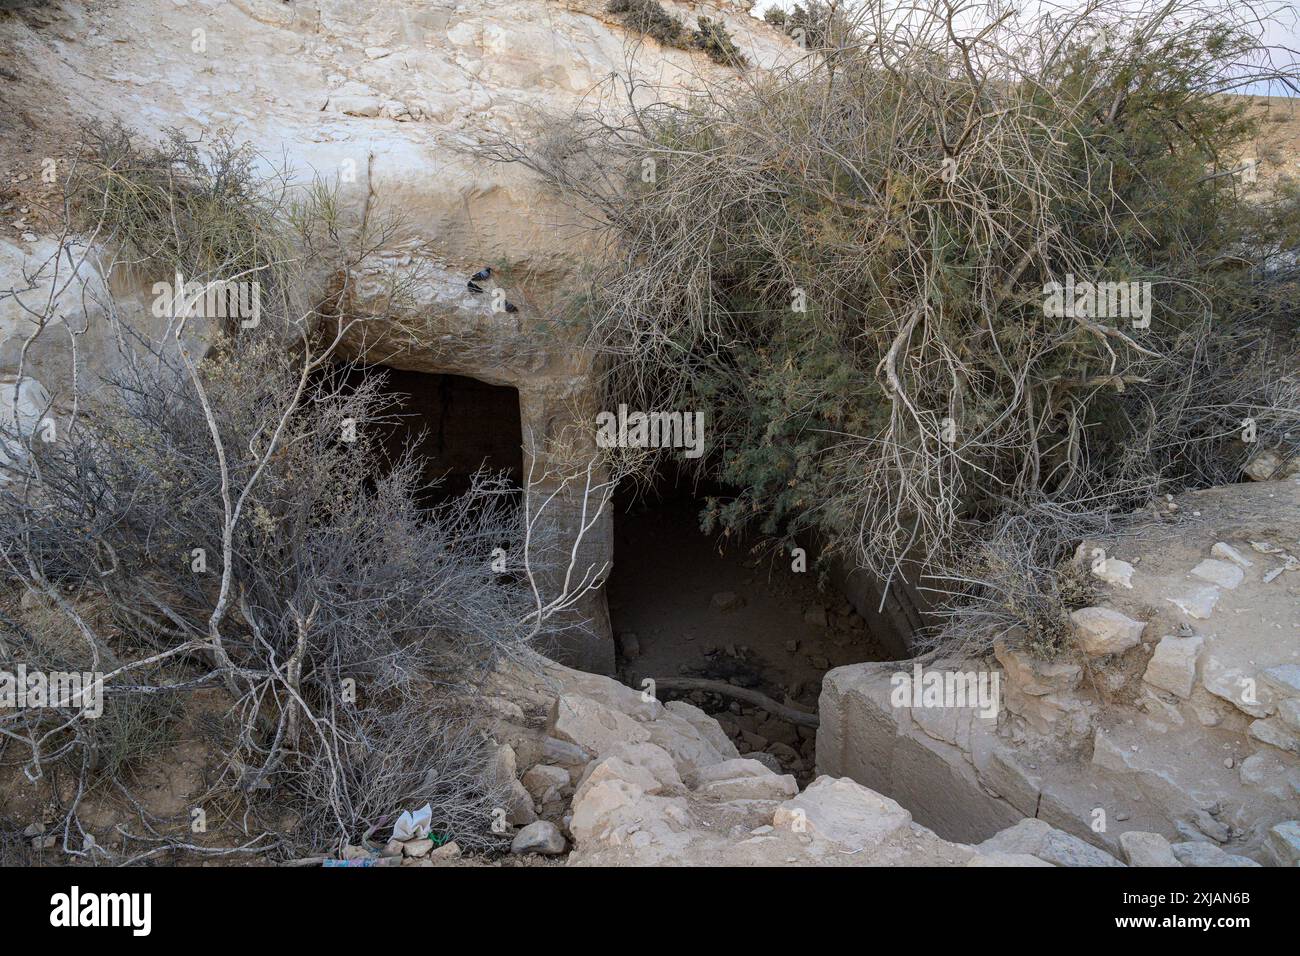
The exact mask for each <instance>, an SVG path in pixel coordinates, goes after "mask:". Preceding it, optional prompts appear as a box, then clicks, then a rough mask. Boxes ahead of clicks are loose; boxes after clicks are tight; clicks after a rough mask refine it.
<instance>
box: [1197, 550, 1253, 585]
mask: <svg viewBox="0 0 1300 956" xmlns="http://www.w3.org/2000/svg"><path fill="white" fill-rule="evenodd" d="M1191 573H1192V575H1193V576H1194V577H1198V578H1200V579H1201V580H1202V581H1209V582H1210V583H1211V584H1214V585H1217V586H1218V587H1221V588H1227V589H1228V590H1232V589H1233V588H1235V587H1236V586H1237V585H1238V584H1240V583H1241V582H1242V581H1244V580H1245V578H1246V573H1245V572H1244V571H1242V570H1241V568H1239V567H1237V566H1236V565H1235V564H1231V563H1229V562H1227V561H1219V560H1218V559H1216V558H1206V559H1205V560H1204V561H1202V562H1201V563H1200V564H1198V565H1197V566H1196V567H1194V568H1192V572H1191Z"/></svg>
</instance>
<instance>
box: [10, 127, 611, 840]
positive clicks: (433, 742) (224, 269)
mask: <svg viewBox="0 0 1300 956" xmlns="http://www.w3.org/2000/svg"><path fill="white" fill-rule="evenodd" d="M252 170H253V166H252V164H251V162H249V161H248V157H247V155H246V154H245V153H244V152H243V151H241V150H239V149H236V148H232V147H229V146H228V145H222V146H219V147H218V148H217V149H215V150H214V151H211V152H201V151H196V150H194V149H192V148H191V146H190V145H188V144H186V143H184V142H182V141H179V140H177V139H176V138H175V137H173V138H172V139H170V140H168V141H167V142H166V143H164V144H163V146H162V147H161V148H160V149H157V150H149V149H147V148H142V147H140V146H139V145H138V144H137V143H136V142H135V141H134V140H132V139H131V138H130V137H122V136H116V135H110V136H108V137H106V138H105V139H104V140H102V141H101V144H100V149H99V151H98V153H97V154H96V156H95V157H92V158H91V159H90V160H89V161H88V162H87V163H86V164H85V165H84V166H83V167H82V169H81V170H80V175H79V177H78V178H77V179H76V180H75V181H74V183H73V184H72V186H73V188H72V189H71V192H72V193H73V194H74V195H76V196H78V197H80V202H79V205H78V207H77V208H78V209H79V211H80V214H81V216H82V222H83V228H85V229H87V230H88V231H89V232H90V233H91V234H92V235H93V236H94V237H95V241H96V243H97V244H98V245H99V246H100V247H101V248H106V249H109V250H114V251H116V252H117V253H118V254H119V256H120V258H119V259H118V260H117V261H116V262H115V263H114V264H115V265H116V266H128V267H131V268H134V269H154V270H158V271H159V272H161V275H162V277H165V278H170V275H169V274H168V273H169V272H170V271H171V270H176V269H179V270H182V271H183V272H184V273H185V276H186V278H187V279H192V280H194V281H197V282H200V283H208V282H214V281H224V280H232V279H237V278H242V277H246V276H250V275H257V276H260V277H263V278H264V279H265V280H266V285H265V286H264V288H265V290H266V295H265V298H264V300H263V301H262V317H261V322H260V323H259V324H258V325H256V326H255V327H244V326H243V325H242V324H240V323H239V322H238V321H235V320H231V321H219V320H212V319H211V318H210V317H203V316H199V317H196V316H193V315H188V316H186V315H181V316H171V317H170V319H169V323H170V324H169V326H168V328H167V330H166V335H165V336H164V337H163V338H162V339H161V340H159V339H155V338H153V337H151V336H150V334H149V333H148V332H147V331H146V330H145V328H144V325H143V323H141V322H138V321H135V320H133V317H130V316H123V315H120V314H118V313H117V312H116V311H114V312H112V313H111V314H110V317H109V320H110V321H111V322H112V323H113V325H114V331H115V333H116V334H117V336H118V338H119V341H120V342H122V343H123V346H124V347H123V348H122V349H121V355H120V356H119V358H120V362H119V363H118V365H117V366H116V367H115V370H114V371H113V372H111V373H109V374H108V375H107V377H106V380H105V381H103V382H101V383H97V385H96V388H95V389H94V391H93V400H89V399H87V398H86V397H85V396H80V399H81V401H80V403H74V404H73V407H72V410H71V411H69V410H67V409H66V408H63V407H61V408H59V409H51V410H48V411H49V412H50V414H52V415H53V416H55V418H56V419H57V423H58V425H59V428H58V435H57V439H56V440H53V441H44V440H41V439H40V438H39V437H38V435H37V433H36V431H34V430H31V429H24V428H22V427H18V426H10V427H9V428H8V429H7V430H6V431H5V432H4V434H3V435H0V437H2V438H4V439H5V440H6V442H8V443H9V444H8V446H7V447H9V448H12V449H16V450H17V453H16V454H13V455H12V456H11V460H8V461H7V463H5V464H4V466H3V470H2V472H0V562H2V567H3V570H4V572H5V575H6V577H7V578H8V579H9V580H10V581H12V582H17V583H19V584H21V585H22V586H23V587H24V588H25V589H27V590H28V592H30V593H31V594H32V595H33V596H34V597H37V598H39V600H40V601H42V602H47V603H48V605H49V606H50V608H51V614H52V616H53V617H54V618H55V619H57V620H59V621H61V622H62V623H63V625H64V626H65V627H70V628H71V633H72V635H73V636H74V638H75V640H74V643H75V644H76V645H77V653H78V663H79V664H80V665H81V666H80V667H79V668H78V669H82V670H93V671H96V672H100V673H103V674H104V678H103V680H104V687H105V694H106V696H107V698H108V702H107V703H106V706H105V716H104V717H103V718H100V720H99V721H96V720H92V719H89V718H87V717H86V716H85V715H84V714H81V713H79V712H77V711H76V710H75V709H73V708H52V709H47V710H42V711H20V712H18V713H16V714H7V715H4V716H3V717H2V718H0V738H2V739H3V745H4V759H5V761H6V762H13V761H15V760H21V762H22V763H23V765H24V768H25V770H26V771H27V772H28V774H29V776H33V777H39V776H41V775H43V774H63V775H70V777H71V779H72V781H73V786H72V788H71V792H72V797H71V799H70V800H68V801H65V805H64V813H65V816H64V819H63V821H62V824H61V827H60V829H61V835H62V847H63V849H64V851H65V852H69V853H72V854H74V855H82V856H87V855H90V856H94V857H96V858H98V855H99V854H102V853H104V852H106V851H105V850H104V849H103V848H99V849H98V850H92V849H90V848H89V847H90V844H88V843H87V842H86V840H85V833H84V831H83V829H82V826H81V823H80V819H79V816H78V807H79V805H80V803H81V801H82V800H83V799H84V797H85V795H86V793H87V792H88V791H89V789H90V788H92V787H94V786H96V785H97V784H98V783H99V782H100V781H103V780H107V781H109V782H110V783H111V784H112V785H113V786H114V787H116V788H117V789H118V790H119V791H120V792H121V793H122V794H123V795H124V796H125V797H127V798H128V799H130V800H132V801H133V800H134V797H133V795H132V793H131V782H132V781H131V779H130V769H131V767H132V765H133V764H134V762H135V761H137V760H139V759H140V758H141V757H142V756H146V755H150V754H155V755H156V754H157V748H159V747H160V746H161V745H162V743H163V737H162V736H161V735H162V734H164V733H165V732H166V721H165V720H155V719H154V718H161V717H163V716H165V715H168V714H173V713H174V712H175V709H176V708H177V707H181V706H183V701H184V700H185V699H186V696H187V695H189V694H192V693H194V692H196V691H200V690H203V691H207V690H208V689H210V688H220V689H222V691H223V692H224V693H225V694H226V695H227V696H228V701H229V704H228V709H227V711H226V712H225V714H224V715H223V718H222V719H221V720H220V721H217V722H215V724H214V727H215V730H216V732H214V733H213V734H211V735H210V740H211V742H212V743H213V744H215V745H217V747H218V752H219V765H218V766H217V767H215V768H214V772H213V779H212V781H211V784H210V790H209V792H208V793H207V794H205V795H204V797H203V799H202V801H201V805H202V806H204V807H210V808H213V809H214V810H216V809H220V810H221V814H220V815H221V816H223V817H224V818H225V819H228V820H232V821H237V822H238V825H239V826H241V827H243V828H244V833H245V836H246V837H247V838H248V839H247V841H246V842H243V843H241V844H240V847H238V848H224V849H221V850H220V852H233V850H234V849H249V848H251V849H255V850H263V849H267V848H271V847H278V848H279V851H280V852H288V851H292V852H298V853H302V852H308V851H310V852H320V851H324V852H330V851H332V850H335V849H337V848H338V847H339V846H341V845H342V844H345V843H356V842H358V841H359V840H360V839H361V838H362V837H363V836H364V835H365V834H366V833H367V832H369V831H371V830H372V829H375V828H377V827H379V826H380V825H381V824H382V823H384V822H385V821H391V819H392V818H393V817H394V816H395V815H396V814H397V813H398V812H400V811H401V810H402V809H404V808H414V807H418V806H420V805H422V804H424V803H426V802H428V803H430V804H432V805H433V807H434V809H435V817H434V826H435V829H436V830H437V831H438V832H439V833H440V834H443V835H447V836H450V837H453V838H455V839H456V840H457V841H458V842H459V843H460V844H461V845H462V846H463V847H465V848H466V849H469V850H477V849H487V848H494V847H499V846H501V845H502V842H503V840H504V839H505V838H506V837H505V835H504V834H501V833H497V832H494V831H493V822H494V820H493V814H492V810H493V809H494V808H495V807H497V806H500V805H502V802H503V801H502V799H501V795H500V792H499V788H500V786H501V784H500V782H499V781H497V780H496V778H495V776H494V774H493V773H492V772H491V769H490V765H489V761H488V757H489V753H488V749H487V745H486V743H485V741H484V740H483V739H482V738H481V736H480V735H479V732H478V730H477V729H476V725H475V719H476V717H477V716H478V709H477V687H478V686H479V684H480V682H481V681H480V679H481V676H482V674H483V672H484V671H485V670H487V669H489V668H492V667H494V666H495V665H496V663H497V662H499V661H500V660H501V659H502V658H503V657H507V656H511V655H524V653H525V650H526V648H528V647H529V646H530V645H532V644H533V643H535V642H537V641H539V640H542V639H545V638H548V637H550V636H552V635H553V634H554V633H555V632H556V631H558V630H560V629H563V628H565V627H571V626H576V625H575V623H574V621H573V620H572V618H571V615H569V612H571V611H572V609H573V607H574V605H575V603H576V602H578V601H579V600H580V599H581V598H582V597H583V596H584V595H585V594H586V593H588V592H589V591H590V589H591V588H592V587H595V586H597V585H598V584H599V580H600V576H601V575H602V574H603V572H604V570H605V569H603V568H601V569H593V568H585V569H584V568H583V567H579V566H576V563H577V559H576V558H575V557H574V556H573V554H574V551H571V550H570V548H569V547H568V544H569V542H567V541H566V542H564V544H565V546H564V547H561V546H560V542H559V541H558V539H557V537H556V535H555V534H554V533H553V532H552V528H551V525H550V524H548V523H547V521H546V520H544V519H545V518H547V517H549V513H550V512H548V510H547V508H548V505H550V504H551V502H552V501H553V500H555V495H559V494H561V492H562V491H563V489H564V488H565V487H566V483H565V482H564V481H559V482H558V483H556V491H555V494H554V495H552V496H551V497H549V498H546V499H545V500H543V501H541V502H537V501H533V500H532V496H531V495H529V494H525V495H524V496H523V498H524V503H525V506H526V507H524V508H521V507H520V503H519V493H518V489H516V488H514V487H512V486H511V485H510V484H509V482H508V481H507V479H506V478H505V477H504V476H499V475H494V474H489V473H483V474H480V475H477V476H476V477H475V479H474V481H473V483H472V487H471V489H470V491H469V492H468V493H467V494H466V495H464V496H461V497H457V498H452V499H449V500H447V501H445V502H444V503H442V504H440V505H437V506H435V507H432V508H427V507H424V506H422V505H421V504H420V503H419V502H420V501H421V500H422V498H421V495H422V493H423V492H425V491H427V490H428V489H427V488H426V487H424V486H423V485H422V481H423V479H422V477H421V476H422V474H423V473H424V463H423V462H422V461H421V460H419V459H418V458H417V457H415V455H414V454H413V453H411V452H410V451H409V450H408V452H407V453H406V454H404V455H402V456H401V457H399V458H398V459H397V460H395V461H394V460H391V458H390V457H389V455H388V453H387V452H385V450H384V443H383V440H382V435H383V432H384V431H385V429H384V428H383V427H382V426H384V425H385V424H387V423H388V422H389V421H391V417H392V414H393V410H394V406H393V401H394V399H393V398H392V397H391V396H388V395H385V393H384V392H383V389H382V385H383V380H382V376H381V375H369V376H366V377H365V379H364V381H363V383H362V384H360V385H355V384H351V383H350V381H349V374H348V373H349V371H350V367H349V366H348V365H347V364H346V363H344V362H342V361H341V357H340V355H339V352H338V349H339V343H340V342H341V341H342V340H343V338H344V336H345V335H346V334H347V333H348V331H349V330H350V329H352V328H353V326H354V325H355V323H356V321H359V320H352V319H350V318H348V317H347V316H346V315H344V314H342V313H341V310H340V308H339V306H340V303H343V302H346V301H347V296H348V294H349V289H348V287H347V283H348V282H349V281H350V279H349V277H350V276H351V275H352V274H354V272H355V271H356V270H357V269H358V268H359V267H360V266H361V265H362V264H363V263H364V261H365V260H366V258H367V257H368V256H369V255H370V253H371V252H372V251H373V250H374V249H376V248H378V247H379V246H382V245H383V244H384V243H385V242H387V240H388V239H389V238H390V237H391V235H392V229H393V228H395V227H391V226H387V225H383V224H380V225H377V226H375V229H376V231H375V232H373V233H370V232H365V231H362V232H360V233H359V234H358V233H356V232H355V230H353V231H352V232H350V231H349V226H348V224H347V223H344V222H342V221H340V219H339V218H338V208H339V207H338V205H337V203H335V202H334V201H333V198H332V196H331V193H330V191H329V189H328V188H327V187H326V186H324V185H322V184H319V183H318V184H315V185H314V186H312V187H310V188H308V189H306V190H305V191H298V192H293V191H291V190H289V189H288V188H285V189H283V190H279V191H277V189H276V188H275V187H276V185H277V184H281V181H279V180H274V179H273V180H271V181H270V182H262V181H260V180H258V179H257V178H256V177H255V176H254V174H253V172H252ZM309 265H310V266H311V267H312V268H317V269H320V268H322V267H323V268H324V270H325V272H326V273H328V274H334V275H336V276H338V277H339V278H338V279H337V281H336V282H335V283H334V284H333V285H331V287H330V288H331V293H330V297H329V298H328V299H327V300H326V301H324V302H316V303H312V302H311V300H310V293H309V291H308V290H309V288H310V287H309V285H308V282H307V276H306V271H307V269H308V266H309ZM110 305H111V304H110ZM48 320H49V316H34V317H33V325H34V327H35V332H34V333H33V337H35V336H36V335H40V334H42V333H43V332H44V330H45V328H46V325H47V324H48ZM208 321H213V322H214V324H215V325H216V326H217V328H215V329H212V328H206V329H203V330H202V331H203V332H204V333H205V335H206V337H207V341H208V342H209V344H208V345H207V347H206V348H196V347H195V346H193V345H192V344H191V341H192V340H191V339H190V338H187V334H188V333H189V331H190V330H191V329H192V327H193V326H194V325H196V324H198V323H201V322H208ZM412 447H414V444H413V445H412ZM588 476H590V471H589V472H588ZM587 490H588V491H590V490H591V488H590V483H589V485H588V489H587ZM605 500H606V499H605V498H604V497H602V496H601V494H600V492H599V491H597V493H596V495H595V498H594V499H593V507H596V508H599V507H603V505H604V503H605ZM550 510H551V511H553V510H554V508H553V507H551V509H550ZM499 549H500V550H499ZM575 550H576V549H575ZM499 555H504V558H503V560H504V562H505V563H504V567H503V566H502V564H501V560H499ZM541 578H547V579H548V580H549V579H559V580H562V581H565V582H566V583H567V584H569V585H571V586H569V587H565V588H562V589H560V590H558V591H556V590H553V589H549V588H541V587H539V586H538V583H537V582H538V580H539V579H541ZM89 608H94V609H96V610H97V611H102V612H103V613H102V614H99V613H96V614H91V613H90V612H89V610H88V609H89ZM6 643H7V644H8V645H10V646H11V649H13V651H14V654H15V657H16V658H17V659H19V660H24V661H30V662H31V666H34V667H52V666H55V664H57V663H58V662H57V661H54V660H52V659H51V658H49V657H48V655H47V656H44V657H42V656H41V647H42V646H44V645H42V643H41V641H40V640H37V639H36V638H35V636H33V635H26V636H24V634H23V633H16V634H14V635H11V636H7V637H6ZM137 808H139V805H138V804H137ZM214 816H215V814H214ZM178 822H179V823H181V824H184V823H186V822H188V821H170V823H171V824H172V826H173V827H174V826H175V824H176V823H178ZM121 835H122V837H123V841H124V843H126V844H127V845H128V846H131V847H134V848H136V849H138V850H139V852H135V853H129V852H128V853H126V854H125V855H124V856H123V857H121V858H117V859H118V860H119V862H132V861H137V860H143V859H148V858H150V857H152V856H155V855H157V854H158V853H161V852H166V851H168V850H174V849H177V848H183V849H190V850H195V851H199V850H202V851H203V852H217V850H214V849H213V848H210V847H209V848H198V847H195V846H192V845H190V844H188V843H186V842H184V840H183V839H180V838H176V837H174V836H169V835H168V832H167V830H166V828H165V827H162V826H161V825H160V821H156V820H151V819H150V818H149V817H148V816H147V814H146V813H145V812H144V811H143V810H142V809H141V811H140V826H139V827H137V828H136V829H134V830H130V831H127V830H123V831H122V834H121Z"/></svg>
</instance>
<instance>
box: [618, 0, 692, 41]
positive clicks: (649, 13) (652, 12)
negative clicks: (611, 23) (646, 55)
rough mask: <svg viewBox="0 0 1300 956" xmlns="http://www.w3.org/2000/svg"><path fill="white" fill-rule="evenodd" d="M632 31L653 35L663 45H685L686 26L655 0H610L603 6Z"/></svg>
mask: <svg viewBox="0 0 1300 956" xmlns="http://www.w3.org/2000/svg"><path fill="white" fill-rule="evenodd" d="M605 9H606V10H608V11H609V12H610V13H614V14H617V15H618V18H619V21H620V22H621V23H622V24H623V26H624V27H626V28H627V29H628V30H630V31H632V32H633V33H644V34H645V35H647V36H651V37H654V38H655V39H656V40H658V41H659V42H660V43H662V44H664V45H665V46H675V47H685V46H686V39H687V37H686V28H685V27H684V26H683V25H682V21H680V20H678V19H677V18H676V17H674V16H673V15H672V14H670V13H669V12H668V11H667V10H665V9H664V8H663V6H662V5H661V4H659V3H657V2H656V0H610V3H609V6H607V7H606V8H605Z"/></svg>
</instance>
